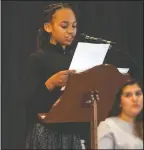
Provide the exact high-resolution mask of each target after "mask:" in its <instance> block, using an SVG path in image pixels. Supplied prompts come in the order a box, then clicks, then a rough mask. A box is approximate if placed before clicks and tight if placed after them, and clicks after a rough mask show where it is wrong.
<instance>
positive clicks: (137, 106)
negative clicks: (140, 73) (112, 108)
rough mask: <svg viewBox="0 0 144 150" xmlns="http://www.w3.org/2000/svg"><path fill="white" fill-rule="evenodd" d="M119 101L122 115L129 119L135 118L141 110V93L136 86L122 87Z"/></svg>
mask: <svg viewBox="0 0 144 150" xmlns="http://www.w3.org/2000/svg"><path fill="white" fill-rule="evenodd" d="M120 99H121V107H122V113H124V114H125V115H127V116H129V117H136V116H137V115H138V114H139V112H140V111H141V110H142V108H143V92H142V89H141V88H140V87H139V86H138V85H137V84H133V85H128V86H126V87H124V89H123V91H122V95H121V98H120Z"/></svg>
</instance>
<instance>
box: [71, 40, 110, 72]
mask: <svg viewBox="0 0 144 150" xmlns="http://www.w3.org/2000/svg"><path fill="white" fill-rule="evenodd" d="M109 46H110V44H95V43H83V42H79V43H78V45H77V48H76V51H75V53H74V56H73V59H72V62H71V64H70V67H69V70H71V69H74V70H76V72H77V73H78V72H81V71H85V70H87V69H90V68H92V67H94V66H97V65H101V64H103V61H104V58H105V56H106V53H107V51H108V48H109Z"/></svg>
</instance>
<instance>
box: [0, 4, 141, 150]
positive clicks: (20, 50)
mask: <svg viewBox="0 0 144 150" xmlns="http://www.w3.org/2000/svg"><path fill="white" fill-rule="evenodd" d="M47 3H48V2H40V1H26V2H24V1H23V2H18V1H15V2H7V1H2V51H1V53H2V57H1V58H2V148H4V149H6V148H10V149H12V148H13V149H20V148H23V146H24V135H25V109H24V107H23V106H24V105H23V102H22V101H21V98H20V89H21V87H22V79H23V75H24V69H23V68H24V65H25V60H26V58H27V56H28V55H29V54H30V53H31V52H34V51H35V50H36V36H37V29H38V28H39V27H40V26H41V25H42V16H43V14H42V11H43V7H44V6H45V4H47ZM71 3H72V4H74V2H72V1H71ZM77 4H79V15H80V22H79V23H80V24H79V32H85V33H87V34H88V35H91V36H95V37H102V38H104V39H107V40H112V41H115V42H117V46H118V47H119V49H120V50H122V51H124V52H126V51H127V52H129V53H130V54H131V55H132V56H135V57H136V58H137V62H138V64H140V65H142V60H143V47H142V41H143V37H142V36H143V20H142V19H143V16H142V11H143V6H142V1H117V2H115V1H101V2H100V1H77Z"/></svg>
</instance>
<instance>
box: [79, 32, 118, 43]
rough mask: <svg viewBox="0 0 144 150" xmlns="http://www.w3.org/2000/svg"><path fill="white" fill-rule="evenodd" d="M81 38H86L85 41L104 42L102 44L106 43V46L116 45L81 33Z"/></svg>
mask: <svg viewBox="0 0 144 150" xmlns="http://www.w3.org/2000/svg"><path fill="white" fill-rule="evenodd" d="M81 36H82V37H84V39H86V40H94V41H99V42H102V43H105V44H116V42H113V41H108V40H105V39H102V38H97V37H92V36H89V35H87V34H85V33H81Z"/></svg>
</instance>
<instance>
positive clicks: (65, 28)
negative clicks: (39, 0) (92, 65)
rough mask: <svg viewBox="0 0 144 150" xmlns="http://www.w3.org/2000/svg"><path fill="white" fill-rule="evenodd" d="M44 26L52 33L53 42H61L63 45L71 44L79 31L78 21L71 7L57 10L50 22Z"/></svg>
mask: <svg viewBox="0 0 144 150" xmlns="http://www.w3.org/2000/svg"><path fill="white" fill-rule="evenodd" d="M44 28H45V30H46V31H47V32H49V33H50V34H51V43H52V44H56V43H59V44H60V45H62V46H63V47H65V46H67V45H70V44H71V43H72V41H73V39H74V37H75V36H76V33H77V21H76V17H75V15H74V13H73V11H72V10H71V9H69V8H62V9H59V10H57V11H56V12H55V13H54V15H53V18H52V21H51V22H50V23H46V24H45V25H44Z"/></svg>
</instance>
